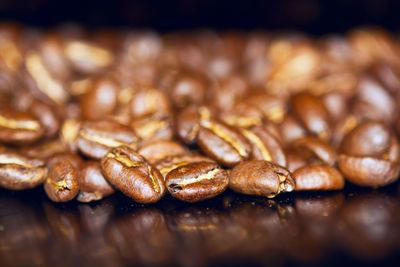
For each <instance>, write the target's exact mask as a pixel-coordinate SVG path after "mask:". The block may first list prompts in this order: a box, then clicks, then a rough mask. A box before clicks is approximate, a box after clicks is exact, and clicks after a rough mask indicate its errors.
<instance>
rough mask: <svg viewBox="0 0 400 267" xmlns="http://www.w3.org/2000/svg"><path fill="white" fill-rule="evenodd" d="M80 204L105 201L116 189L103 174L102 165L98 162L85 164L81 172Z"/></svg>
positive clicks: (79, 180) (78, 198) (79, 178)
mask: <svg viewBox="0 0 400 267" xmlns="http://www.w3.org/2000/svg"><path fill="white" fill-rule="evenodd" d="M78 183H79V194H78V197H77V200H78V201H79V202H91V201H96V200H100V199H103V198H105V197H107V196H109V195H111V194H112V193H114V188H113V187H112V186H111V185H110V184H109V182H108V181H107V180H106V179H105V178H104V176H103V174H102V173H101V165H100V163H99V162H96V161H88V162H85V163H84V164H83V166H82V169H81V170H80V173H79V177H78Z"/></svg>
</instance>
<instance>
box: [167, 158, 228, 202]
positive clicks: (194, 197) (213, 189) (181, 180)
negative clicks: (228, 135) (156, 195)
mask: <svg viewBox="0 0 400 267" xmlns="http://www.w3.org/2000/svg"><path fill="white" fill-rule="evenodd" d="M165 183H166V186H167V188H168V191H169V192H170V194H171V195H172V196H173V197H175V198H177V199H179V200H183V201H187V202H197V201H201V200H205V199H209V198H212V197H215V196H217V195H219V194H220V193H222V192H223V191H225V189H226V188H227V187H228V183H229V180H228V176H227V173H226V172H225V170H224V169H222V168H221V167H219V166H218V164H216V163H211V162H197V163H190V164H188V165H184V166H181V167H178V168H176V169H174V170H172V171H171V172H169V173H168V175H167V177H166V180H165Z"/></svg>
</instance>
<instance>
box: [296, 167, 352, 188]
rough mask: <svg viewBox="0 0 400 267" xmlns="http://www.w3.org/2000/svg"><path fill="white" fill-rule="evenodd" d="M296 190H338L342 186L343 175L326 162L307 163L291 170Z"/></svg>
mask: <svg viewBox="0 0 400 267" xmlns="http://www.w3.org/2000/svg"><path fill="white" fill-rule="evenodd" d="M292 177H293V179H294V181H295V182H296V189H295V190H296V191H310V190H340V189H343V187H344V179H343V176H342V175H341V174H340V172H338V171H337V170H336V169H335V168H333V167H331V166H329V165H326V164H314V165H307V166H304V167H301V168H298V169H297V170H296V171H294V172H293V174H292Z"/></svg>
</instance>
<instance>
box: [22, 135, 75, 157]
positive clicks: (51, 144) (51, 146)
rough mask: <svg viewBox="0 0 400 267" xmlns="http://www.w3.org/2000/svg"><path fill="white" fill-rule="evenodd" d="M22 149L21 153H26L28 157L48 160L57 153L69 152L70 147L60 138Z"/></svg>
mask: <svg viewBox="0 0 400 267" xmlns="http://www.w3.org/2000/svg"><path fill="white" fill-rule="evenodd" d="M20 151H21V153H25V155H27V156H28V157H32V158H39V159H43V160H47V159H48V158H51V157H53V156H54V155H56V154H59V153H64V152H67V151H68V147H67V145H66V144H64V143H63V142H61V141H60V140H59V139H55V140H49V141H45V142H42V143H39V144H37V145H34V146H29V147H24V148H22V149H21V150H20Z"/></svg>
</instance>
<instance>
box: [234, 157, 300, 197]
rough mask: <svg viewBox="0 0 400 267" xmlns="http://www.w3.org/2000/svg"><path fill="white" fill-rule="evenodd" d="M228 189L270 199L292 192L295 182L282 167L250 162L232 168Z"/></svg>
mask: <svg viewBox="0 0 400 267" xmlns="http://www.w3.org/2000/svg"><path fill="white" fill-rule="evenodd" d="M229 188H230V189H232V190H234V191H236V192H238V193H242V194H247V195H256V196H265V197H268V198H272V197H275V196H276V195H278V194H279V193H284V192H291V191H293V190H294V189H295V182H294V180H293V178H292V176H291V174H290V172H289V171H288V170H287V169H285V168H284V167H281V166H279V165H276V164H274V163H271V162H268V161H264V160H251V161H245V162H243V163H240V164H239V165H237V166H236V167H235V168H233V170H232V172H231V173H230V174H229Z"/></svg>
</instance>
